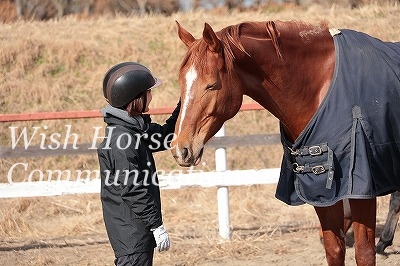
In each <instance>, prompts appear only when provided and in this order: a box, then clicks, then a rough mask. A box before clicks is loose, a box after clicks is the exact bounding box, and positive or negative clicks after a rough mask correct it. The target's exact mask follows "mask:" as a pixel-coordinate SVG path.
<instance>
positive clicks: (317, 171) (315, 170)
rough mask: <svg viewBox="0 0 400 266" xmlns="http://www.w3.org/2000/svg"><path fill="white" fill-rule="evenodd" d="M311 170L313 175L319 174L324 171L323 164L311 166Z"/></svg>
mask: <svg viewBox="0 0 400 266" xmlns="http://www.w3.org/2000/svg"><path fill="white" fill-rule="evenodd" d="M311 171H312V172H313V173H314V174H315V175H319V174H322V173H325V171H326V169H325V167H324V166H323V165H316V166H314V167H313V168H311Z"/></svg>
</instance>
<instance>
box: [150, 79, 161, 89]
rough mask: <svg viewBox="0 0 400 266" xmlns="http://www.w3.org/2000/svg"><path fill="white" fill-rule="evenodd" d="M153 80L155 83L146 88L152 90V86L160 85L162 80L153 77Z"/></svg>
mask: <svg viewBox="0 0 400 266" xmlns="http://www.w3.org/2000/svg"><path fill="white" fill-rule="evenodd" d="M154 81H155V82H156V83H154V85H153V86H151V87H150V88H149V89H148V90H152V89H154V88H157V87H158V86H160V85H161V84H162V80H161V79H159V78H154Z"/></svg>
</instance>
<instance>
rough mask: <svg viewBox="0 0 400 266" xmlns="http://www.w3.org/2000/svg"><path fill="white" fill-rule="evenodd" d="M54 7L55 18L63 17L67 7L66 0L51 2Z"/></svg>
mask: <svg viewBox="0 0 400 266" xmlns="http://www.w3.org/2000/svg"><path fill="white" fill-rule="evenodd" d="M52 2H53V4H54V6H55V7H56V9H57V18H61V17H62V16H64V10H65V8H66V7H67V5H68V2H69V1H68V0H52Z"/></svg>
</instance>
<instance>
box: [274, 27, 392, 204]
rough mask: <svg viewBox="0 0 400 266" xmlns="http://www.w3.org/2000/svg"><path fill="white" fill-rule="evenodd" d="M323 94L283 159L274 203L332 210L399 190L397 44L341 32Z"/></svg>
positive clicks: (286, 147) (287, 145) (285, 144)
mask: <svg viewBox="0 0 400 266" xmlns="http://www.w3.org/2000/svg"><path fill="white" fill-rule="evenodd" d="M333 39H334V44H335V53H336V65H335V70H334V76H333V79H332V84H331V85H330V88H329V90H328V93H327V95H326V97H325V99H324V101H323V102H322V104H321V106H320V107H319V109H318V111H317V112H316V113H315V114H314V116H313V118H312V119H311V121H310V122H309V123H308V125H307V127H306V128H305V129H304V130H303V132H302V133H301V135H300V136H299V137H298V138H297V140H296V141H295V142H294V143H291V142H290V141H288V140H287V139H286V138H285V136H284V133H283V131H282V127H281V136H282V137H281V142H282V144H283V148H284V154H283V159H282V165H281V175H280V178H279V182H278V186H277V190H276V197H277V198H278V199H280V200H282V201H283V202H285V203H287V204H289V205H299V204H303V203H308V204H311V205H313V206H331V205H333V204H334V203H336V202H337V201H339V200H342V199H345V198H352V199H368V198H374V197H377V196H381V195H386V194H389V193H391V192H394V191H396V190H400V42H397V43H395V42H382V41H381V40H379V39H376V38H373V37H371V36H369V35H367V34H364V33H361V32H357V31H352V30H340V31H339V32H338V33H337V34H335V35H334V36H333Z"/></svg>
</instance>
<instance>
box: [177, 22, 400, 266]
mask: <svg viewBox="0 0 400 266" xmlns="http://www.w3.org/2000/svg"><path fill="white" fill-rule="evenodd" d="M177 27H178V35H179V38H180V39H181V41H182V42H183V43H184V44H185V45H186V47H187V53H186V55H185V56H184V59H183V61H182V64H181V66H180V70H179V86H180V89H181V99H182V107H181V110H180V114H179V117H178V120H177V123H176V126H175V136H176V138H175V139H174V140H173V142H172V143H171V145H172V147H173V148H172V149H171V151H172V155H173V156H174V158H175V159H176V161H177V163H178V164H179V165H181V166H192V165H197V164H198V163H199V162H200V161H201V157H202V153H203V148H204V145H205V143H206V142H207V141H208V140H209V139H210V138H211V137H212V136H213V135H214V134H215V133H216V132H217V131H218V130H219V129H220V128H221V126H222V125H223V123H224V122H225V121H226V120H228V119H230V118H232V117H233V116H235V114H237V112H238V111H239V109H240V107H241V104H242V100H243V95H247V96H249V97H251V98H252V99H254V100H255V101H257V102H258V103H259V104H260V105H262V106H263V107H264V108H265V109H266V110H268V111H269V112H270V113H272V114H273V115H274V116H275V117H276V118H278V119H279V121H280V126H281V139H282V144H283V148H284V155H283V160H282V166H281V175H280V178H279V182H278V185H277V192H276V197H277V198H278V199H280V200H282V201H284V202H285V203H287V204H290V205H299V204H303V203H308V204H311V205H313V206H314V208H315V211H316V213H317V216H318V218H319V220H320V223H321V227H322V231H323V238H324V247H325V253H326V259H327V262H328V264H329V265H344V261H345V243H344V234H343V230H344V228H343V227H344V223H343V221H344V210H343V203H342V200H343V199H349V203H350V208H351V214H352V221H353V229H354V238H355V241H354V248H355V258H356V262H357V264H358V265H375V263H376V257H375V256H376V252H375V223H376V197H377V196H380V195H386V194H389V193H392V192H394V191H397V190H400V169H399V165H400V147H399V146H400V141H398V139H400V123H399V122H400V120H399V119H398V117H399V115H400V110H399V109H400V108H399V105H398V101H399V100H400V89H399V88H398V87H400V86H397V85H400V81H399V77H400V43H384V42H382V41H380V40H378V39H375V38H372V37H370V36H368V35H366V34H363V33H357V32H354V31H351V30H330V29H329V28H328V27H327V23H321V24H320V25H315V26H313V25H309V24H306V23H303V22H297V21H291V22H282V21H267V22H244V23H240V24H237V25H231V26H228V27H225V28H223V29H222V30H220V31H218V32H215V31H214V30H213V29H212V27H211V26H210V25H209V24H208V23H205V26H204V29H203V34H202V38H199V39H196V38H194V37H193V35H192V34H191V33H189V32H188V31H187V30H185V29H184V28H183V27H182V26H181V25H180V24H179V23H178V22H177ZM380 46H383V48H382V49H383V50H384V52H383V53H382V52H380V49H381V48H379V51H378V47H380ZM365 55H366V56H365ZM381 61H382V64H383V65H382V66H381V65H378V63H381ZM347 66H348V67H347ZM386 66H388V67H387V68H386ZM372 71H378V72H377V75H373V74H374V73H371V72H372ZM343 84H348V85H343ZM358 85H362V86H360V87H362V88H361V91H360V89H359V90H356V87H359V86H358ZM394 85H396V86H397V87H396V86H394ZM377 86H378V88H376V87H377ZM366 89H368V91H367V90H366ZM382 98H383V99H382ZM390 101H395V102H394V103H391V102H390ZM391 110H395V111H399V112H398V113H396V114H392V113H391ZM376 124H378V125H376ZM242 126H246V125H242ZM386 128H387V130H384V129H386ZM335 138H339V140H337V139H335ZM376 155H377V156H376ZM377 176H381V177H383V178H381V179H378V178H377ZM244 178H245V177H244Z"/></svg>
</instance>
